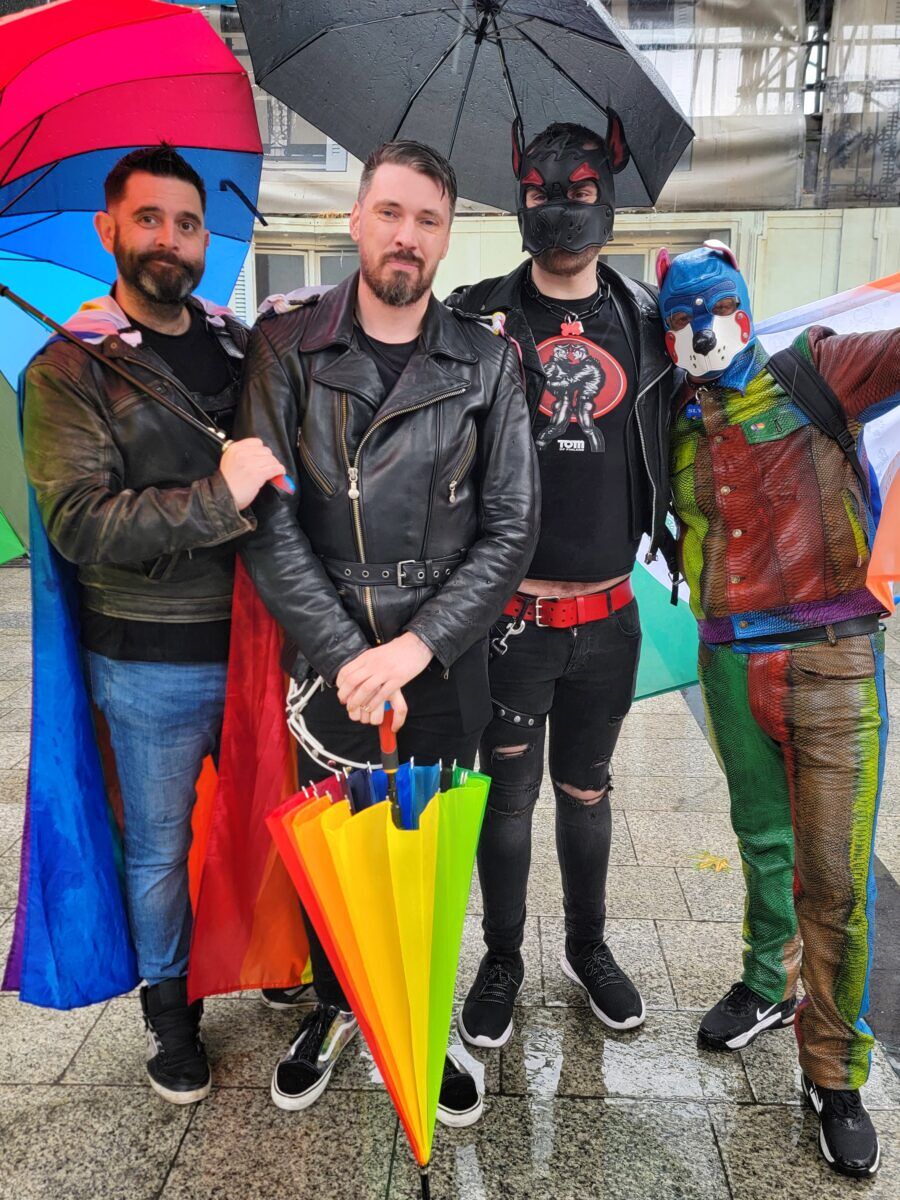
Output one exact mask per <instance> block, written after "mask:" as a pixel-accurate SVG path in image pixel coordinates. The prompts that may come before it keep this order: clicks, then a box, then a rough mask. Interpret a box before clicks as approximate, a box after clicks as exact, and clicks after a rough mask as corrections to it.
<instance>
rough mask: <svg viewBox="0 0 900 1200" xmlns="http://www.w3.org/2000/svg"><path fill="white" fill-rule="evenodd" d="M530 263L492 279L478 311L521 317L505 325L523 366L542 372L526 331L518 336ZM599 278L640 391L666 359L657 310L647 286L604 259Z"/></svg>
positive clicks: (666, 361)
mask: <svg viewBox="0 0 900 1200" xmlns="http://www.w3.org/2000/svg"><path fill="white" fill-rule="evenodd" d="M530 262H531V260H530V259H526V260H525V261H524V262H523V263H520V264H519V266H518V267H516V269H515V270H514V271H511V272H510V273H509V275H504V276H502V277H501V278H500V279H496V280H495V281H494V283H493V286H492V287H491V288H490V290H489V291H488V292H487V293H486V294H485V296H484V298H483V299H482V301H481V312H483V313H491V312H496V311H498V310H503V311H505V312H507V313H510V314H511V315H512V314H515V316H516V317H517V318H521V324H520V323H519V321H518V320H515V321H514V323H513V324H512V325H511V326H510V325H508V326H507V328H508V329H509V332H510V333H511V334H512V336H513V337H515V338H516V339H517V340H520V341H521V343H522V358H523V362H524V365H525V367H526V369H530V370H532V371H542V368H541V366H540V359H539V358H538V356H537V351H536V350H535V349H534V339H533V337H532V336H531V334H530V331H529V332H528V336H527V337H525V336H524V333H523V336H522V337H521V338H520V333H521V332H522V331H523V327H524V329H527V325H526V323H525V320H524V314H523V313H522V299H521V296H522V291H521V289H522V283H523V281H524V280H525V278H526V275H527V272H528V267H529V263H530ZM600 277H601V279H603V280H604V282H605V283H607V284H608V286H609V289H610V293H611V296H612V300H613V303H614V304H615V305H616V307H617V308H618V309H619V311H620V313H621V314H622V317H623V319H624V321H625V330H626V333H627V335H628V340H629V343H630V344H631V346H632V349H633V351H634V354H635V359H636V361H637V363H638V364H639V382H638V391H639V392H642V391H643V390H644V389H645V388H646V387H647V386H648V384H649V382H650V381H651V380H652V379H654V378H656V377H657V376H659V375H660V374H661V373H665V370H666V365H667V364H668V363H669V361H670V360H669V357H668V354H667V352H666V348H665V343H664V341H663V329H662V321H661V319H660V316H659V310H658V308H657V306H656V302H655V300H654V297H653V294H652V292H651V290H650V289H648V288H647V287H645V286H644V285H643V284H639V283H636V282H635V281H634V280H632V279H629V278H628V277H627V276H626V275H621V274H620V273H619V272H618V271H616V270H615V269H614V268H613V267H608V266H607V265H606V264H605V263H604V262H601V263H600Z"/></svg>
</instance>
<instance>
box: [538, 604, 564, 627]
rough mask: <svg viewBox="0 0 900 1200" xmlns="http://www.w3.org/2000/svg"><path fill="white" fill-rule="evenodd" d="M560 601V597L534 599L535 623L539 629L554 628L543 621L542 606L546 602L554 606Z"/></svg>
mask: <svg viewBox="0 0 900 1200" xmlns="http://www.w3.org/2000/svg"><path fill="white" fill-rule="evenodd" d="M558 599H559V596H535V598H534V623H535V625H536V626H537V628H538V629H551V628H552V626H550V625H548V624H547V623H546V622H545V621H543V620H542V619H541V605H542V604H543V603H544V602H545V601H549V602H550V603H551V604H553V603H555V601H557V600H558Z"/></svg>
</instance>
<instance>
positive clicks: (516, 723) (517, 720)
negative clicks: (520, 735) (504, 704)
mask: <svg viewBox="0 0 900 1200" xmlns="http://www.w3.org/2000/svg"><path fill="white" fill-rule="evenodd" d="M521 720H522V718H521V717H520V716H519V714H518V713H516V715H515V716H514V717H513V724H514V725H518V724H519V723H520V722H521Z"/></svg>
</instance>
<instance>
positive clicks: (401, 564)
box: [397, 558, 419, 587]
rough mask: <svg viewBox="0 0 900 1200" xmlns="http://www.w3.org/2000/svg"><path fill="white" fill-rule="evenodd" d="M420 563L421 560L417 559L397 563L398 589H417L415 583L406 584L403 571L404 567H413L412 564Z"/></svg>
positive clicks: (405, 559)
mask: <svg viewBox="0 0 900 1200" xmlns="http://www.w3.org/2000/svg"><path fill="white" fill-rule="evenodd" d="M418 561H419V560H418V559H416V558H404V559H401V560H400V562H398V563H397V587H415V586H416V585H415V584H414V583H404V581H403V569H404V567H408V566H411V565H412V564H414V563H416V562H418Z"/></svg>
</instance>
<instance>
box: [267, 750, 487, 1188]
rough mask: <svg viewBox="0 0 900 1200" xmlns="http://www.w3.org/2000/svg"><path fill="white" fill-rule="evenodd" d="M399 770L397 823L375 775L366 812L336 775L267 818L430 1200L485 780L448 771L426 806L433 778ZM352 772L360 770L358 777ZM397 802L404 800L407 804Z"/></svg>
mask: <svg viewBox="0 0 900 1200" xmlns="http://www.w3.org/2000/svg"><path fill="white" fill-rule="evenodd" d="M421 770H422V769H421V768H418V767H416V768H411V767H410V766H409V764H404V765H403V766H401V767H400V768H399V771H398V772H397V792H398V794H399V796H400V805H399V807H400V809H401V810H403V812H404V813H405V816H404V817H403V823H404V824H408V825H410V826H413V827H408V828H400V827H398V825H397V824H396V823H395V819H394V816H393V815H392V811H391V805H390V804H389V803H386V802H385V798H386V795H387V781H386V779H385V777H384V772H381V771H373V772H371V783H370V784H368V782H367V787H368V791H369V801H371V802H369V803H368V804H367V807H359V804H358V801H354V803H355V804H356V811H354V807H353V806H352V805H351V801H350V799H341V800H338V801H337V802H335V799H334V798H335V796H336V795H344V794H347V793H349V794H350V795H353V796H355V797H358V796H359V792H360V789H358V788H356V787H354V786H353V776H352V775H351V778H350V782H349V786H348V787H347V788H344V786H343V782H342V779H341V777H340V776H334V777H332V778H330V779H329V780H326V781H324V783H320V784H317V785H316V786H315V787H314V788H311V789H308V790H307V791H306V792H301V793H300V794H299V795H298V796H295V797H293V798H292V799H291V800H289V801H288V802H287V803H285V804H284V805H282V807H281V808H280V809H278V810H276V812H274V813H272V814H271V815H270V816H269V817H268V818H267V823H268V826H269V829H270V831H271V833H272V836H273V838H274V839H275V843H276V845H277V846H278V849H279V851H280V853H281V856H282V859H283V860H284V863H285V865H286V867H287V869H288V871H289V872H290V875H291V878H292V879H293V881H294V884H295V886H296V888H297V891H298V892H299V894H300V898H301V900H302V901H303V905H304V907H305V908H306V911H307V912H308V914H309V917H310V920H311V921H312V923H313V925H314V926H315V928H316V932H317V933H318V935H319V937H320V938H321V940H322V945H323V946H324V947H325V950H326V953H327V954H328V957H329V960H330V961H331V964H332V966H333V967H334V970H335V974H336V975H337V977H338V979H339V980H340V982H341V986H342V987H343V989H344V993H345V995H346V996H347V998H348V1000H349V1001H350V1003H351V1005H352V1007H353V1011H354V1013H355V1014H356V1017H357V1019H358V1021H359V1024H360V1027H361V1029H362V1031H363V1034H364V1036H365V1039H366V1041H367V1043H368V1045H369V1049H370V1050H371V1052H372V1057H373V1058H374V1059H375V1062H376V1063H377V1064H378V1068H379V1070H380V1071H381V1074H382V1077H383V1079H384V1081H385V1085H386V1086H387V1089H388V1091H389V1093H390V1095H391V1099H392V1100H393V1102H394V1106H395V1108H396V1109H397V1113H398V1115H399V1117H400V1120H401V1122H402V1124H403V1128H404V1129H405V1130H406V1135H407V1137H408V1138H409V1143H410V1146H411V1147H412V1150H413V1153H414V1155H415V1157H416V1161H417V1162H418V1164H419V1167H420V1168H421V1170H422V1191H423V1195H427V1194H428V1177H427V1166H428V1163H429V1160H430V1158H431V1145H432V1139H433V1136H434V1123H435V1117H436V1114H437V1105H438V1097H439V1094H440V1089H441V1079H442V1075H443V1070H444V1058H445V1055H446V1053H447V1041H448V1038H449V1034H450V1020H451V1014H452V1008H453V989H454V983H455V980H456V969H457V965H458V962H459V948H460V943H461V941H462V930H463V920H464V917H465V912H466V903H467V901H468V897H469V887H470V885H471V881H472V868H473V866H474V863H475V850H476V848H477V846H478V837H479V834H480V832H481V822H482V818H483V816H484V808H485V803H486V800H487V793H488V788H489V786H490V780H489V779H488V777H487V776H486V775H480V774H478V773H476V772H474V771H466V770H462V769H460V768H456V769H455V770H454V773H453V779H452V786H451V787H450V788H449V789H448V790H446V791H442V792H438V793H437V794H436V795H434V796H433V797H431V798H430V799H429V800H428V801H427V803H425V804H424V807H423V808H421V811H419V809H420V804H419V803H417V802H416V793H417V790H418V791H419V792H421V786H422V785H423V784H425V783H430V782H433V775H432V774H431V771H433V768H431V769H429V768H425V769H424V771H425V772H428V774H417V772H420V771H421ZM359 774H360V775H364V774H368V773H367V772H360V773H359ZM404 797H406V799H405V800H404Z"/></svg>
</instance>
